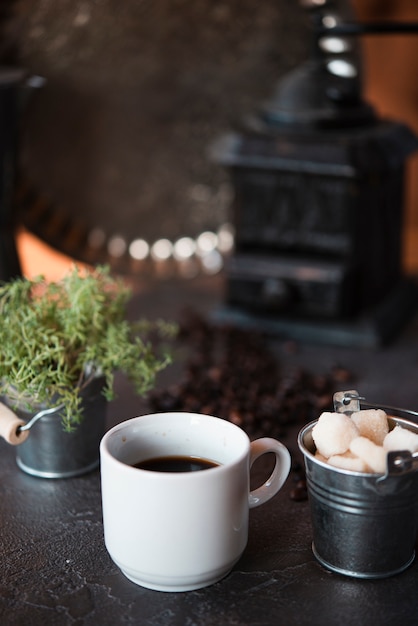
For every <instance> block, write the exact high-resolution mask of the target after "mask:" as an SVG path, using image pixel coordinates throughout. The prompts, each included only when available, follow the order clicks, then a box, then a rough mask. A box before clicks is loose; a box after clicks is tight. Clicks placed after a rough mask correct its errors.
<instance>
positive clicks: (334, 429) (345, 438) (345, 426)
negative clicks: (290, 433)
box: [312, 411, 359, 458]
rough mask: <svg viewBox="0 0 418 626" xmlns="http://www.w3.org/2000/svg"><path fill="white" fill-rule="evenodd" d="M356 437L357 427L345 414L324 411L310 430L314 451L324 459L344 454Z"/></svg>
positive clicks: (357, 433) (357, 434)
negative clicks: (314, 446)
mask: <svg viewBox="0 0 418 626" xmlns="http://www.w3.org/2000/svg"><path fill="white" fill-rule="evenodd" d="M358 436H359V431H358V428H357V426H356V425H355V424H354V422H353V421H352V420H351V419H350V417H349V416H348V415H346V414H345V413H331V412H328V411H325V412H324V413H322V414H321V416H320V417H319V419H318V421H317V423H316V424H315V426H314V427H313V429H312V438H313V440H314V443H315V445H316V449H317V450H318V452H319V453H320V454H322V455H323V456H324V457H326V458H329V457H330V456H333V455H335V454H343V453H344V452H346V451H347V450H348V448H349V446H350V442H351V441H352V440H353V439H354V438H355V437H358Z"/></svg>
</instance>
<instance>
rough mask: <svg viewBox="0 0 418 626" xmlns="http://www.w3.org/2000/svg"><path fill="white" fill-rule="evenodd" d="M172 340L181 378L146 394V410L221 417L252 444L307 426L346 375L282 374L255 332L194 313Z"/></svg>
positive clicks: (340, 369) (326, 405) (336, 372)
mask: <svg viewBox="0 0 418 626" xmlns="http://www.w3.org/2000/svg"><path fill="white" fill-rule="evenodd" d="M178 341H179V342H180V344H181V347H182V348H183V347H184V346H186V348H187V350H186V354H187V355H188V356H187V357H186V362H185V365H184V378H183V380H182V381H180V382H179V383H178V384H177V385H175V386H172V387H170V388H168V389H163V390H155V391H154V392H152V393H151V394H150V395H149V402H150V404H151V407H152V409H153V410H154V411H182V410H184V411H191V412H199V413H206V414H211V415H216V416H219V417H223V418H224V419H227V420H230V421H231V422H233V423H234V424H237V425H238V426H240V427H241V428H243V430H245V431H246V433H247V434H248V436H249V437H250V438H252V439H254V438H256V437H260V436H268V437H275V438H281V437H283V436H285V434H286V427H287V426H288V425H290V424H295V423H307V422H309V421H311V420H313V419H315V418H316V417H318V414H319V413H321V412H322V411H326V410H333V408H332V396H333V393H334V392H335V391H337V390H340V389H341V384H342V382H344V383H348V382H349V380H350V376H351V375H350V373H349V372H348V370H346V369H345V368H343V367H341V366H340V365H338V366H336V367H334V368H333V369H332V371H331V372H330V373H329V374H328V375H322V374H321V375H319V374H317V373H312V372H308V371H307V370H305V369H304V368H301V367H295V368H292V369H290V368H288V369H286V371H285V370H284V367H283V365H282V364H281V363H279V361H278V358H277V356H276V355H275V354H274V353H273V352H272V350H271V349H270V347H269V346H268V345H267V341H266V338H265V337H264V336H263V335H262V334H261V333H258V332H256V331H253V330H246V329H241V328H237V327H233V326H222V327H221V326H217V325H211V323H210V322H209V321H208V320H207V319H206V318H204V317H202V316H201V315H199V314H197V313H196V312H194V311H186V312H184V315H183V319H182V320H181V321H180V324H179V335H178ZM288 345H289V346H290V344H289V343H288V342H287V343H286V346H288ZM295 349H296V345H295V344H294V343H292V350H295ZM288 351H289V352H290V349H289V350H288ZM336 385H337V386H336ZM295 489H296V488H295ZM299 491H300V488H299ZM298 493H299V492H298Z"/></svg>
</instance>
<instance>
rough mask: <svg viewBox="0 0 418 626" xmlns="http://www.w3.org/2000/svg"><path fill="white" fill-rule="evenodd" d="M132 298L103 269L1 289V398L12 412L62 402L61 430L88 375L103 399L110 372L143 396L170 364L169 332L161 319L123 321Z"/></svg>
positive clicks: (72, 417) (75, 420)
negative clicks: (100, 384) (100, 382)
mask: <svg viewBox="0 0 418 626" xmlns="http://www.w3.org/2000/svg"><path fill="white" fill-rule="evenodd" d="M131 295H132V294H131V290H130V289H129V288H128V287H127V286H126V284H125V282H124V281H123V280H122V279H119V278H115V277H113V276H112V275H111V273H110V270H109V268H108V267H104V266H99V267H97V268H95V269H94V270H92V271H90V272H89V271H84V270H83V271H82V270H80V269H79V268H77V267H74V268H73V269H72V270H71V271H70V272H69V273H68V274H67V275H66V276H65V277H64V278H63V279H62V280H60V281H58V282H47V281H46V279H45V278H44V277H43V276H40V277H38V278H35V279H32V280H31V279H28V278H17V279H15V280H13V281H10V282H7V283H2V284H1V285H0V320H1V322H0V395H1V396H3V397H4V398H7V402H8V404H9V405H10V406H12V407H13V406H14V407H18V406H19V407H24V408H26V409H33V406H34V405H37V406H39V405H47V406H48V407H49V406H51V402H52V403H53V404H52V405H53V406H55V405H56V404H62V405H63V409H62V412H61V414H62V420H63V426H64V428H65V429H66V430H68V431H71V430H73V429H74V428H75V427H76V425H77V424H79V423H80V421H81V419H82V405H81V397H80V392H81V390H82V389H84V388H85V387H86V386H87V385H88V384H89V382H90V381H91V380H92V378H94V377H97V376H103V377H104V380H105V385H104V389H103V393H104V395H105V397H106V399H107V400H112V399H113V398H114V397H115V392H114V374H115V372H116V371H119V372H122V373H123V374H125V375H126V376H127V378H128V379H129V380H130V381H131V382H132V383H133V385H134V389H135V391H136V393H138V395H141V396H142V395H144V394H145V393H146V392H147V391H148V390H150V389H151V388H152V387H153V386H154V385H155V378H156V375H157V373H158V372H159V371H160V370H161V369H163V368H164V367H166V366H167V365H168V364H169V362H170V355H169V354H168V353H167V352H166V350H165V349H164V344H166V342H167V341H169V340H170V339H171V338H172V337H173V336H174V335H175V332H176V329H175V325H174V324H170V323H166V322H163V321H156V322H149V321H147V320H139V321H134V322H131V321H128V319H127V305H128V302H129V300H130V298H131ZM157 344H158V345H157ZM161 345H163V347H162V348H161ZM160 352H161V354H160Z"/></svg>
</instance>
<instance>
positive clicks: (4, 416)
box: [0, 402, 29, 446]
mask: <svg viewBox="0 0 418 626" xmlns="http://www.w3.org/2000/svg"><path fill="white" fill-rule="evenodd" d="M25 424H26V422H25V421H24V420H22V419H20V417H18V416H17V415H16V413H13V411H12V410H11V409H9V407H7V406H6V405H5V404H3V403H1V402H0V436H1V437H3V438H4V439H5V440H6V441H7V443H11V444H12V446H17V445H19V444H20V443H23V442H24V441H25V440H26V439H27V438H28V436H29V430H22V426H25Z"/></svg>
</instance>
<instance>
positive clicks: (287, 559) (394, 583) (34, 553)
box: [0, 279, 418, 626]
mask: <svg viewBox="0 0 418 626" xmlns="http://www.w3.org/2000/svg"><path fill="white" fill-rule="evenodd" d="M219 287H220V284H219V281H217V280H213V279H211V280H208V281H207V282H206V283H205V281H203V284H201V283H199V282H198V283H197V284H193V285H192V284H187V285H186V284H184V285H183V286H182V287H179V286H178V285H175V284H168V283H166V284H164V285H159V286H158V288H152V289H149V290H147V289H146V290H145V291H144V292H142V293H141V294H138V296H137V297H136V300H135V307H136V308H137V309H138V310H141V312H143V313H144V314H146V315H154V314H155V315H164V316H165V317H170V318H173V317H175V316H176V315H177V312H178V311H179V310H180V308H181V306H183V305H186V304H196V306H197V307H198V308H200V310H202V311H204V312H207V311H209V310H210V308H211V307H216V305H217V302H218V299H219V296H220V289H219ZM272 346H273V348H274V350H275V351H276V352H277V355H278V358H280V359H281V360H282V362H283V363H284V366H287V365H289V366H291V365H292V364H294V363H296V364H302V365H303V366H304V367H308V368H310V369H311V370H314V371H316V372H318V373H320V372H322V371H327V370H328V369H329V367H331V366H332V365H333V364H335V363H337V362H338V363H339V364H341V365H344V366H346V367H348V368H352V369H353V370H354V371H355V372H356V388H358V390H359V391H360V393H361V394H363V395H365V396H366V397H367V399H368V400H369V401H370V402H381V403H383V404H389V405H398V406H403V407H409V408H415V409H417V407H418V399H417V395H418V393H417V388H418V387H417V380H418V351H417V346H418V323H417V322H415V321H414V322H412V324H411V325H410V326H409V327H408V328H407V329H405V331H404V332H403V333H402V335H401V336H400V337H399V338H398V339H397V340H396V341H395V342H394V343H393V344H392V345H390V346H389V347H387V348H382V349H379V350H375V351H358V350H354V349H347V348H345V349H339V348H335V347H327V346H315V345H305V346H299V347H298V350H297V351H295V352H294V353H290V352H289V351H286V350H285V349H284V344H282V343H281V342H280V341H278V340H276V341H274V342H273V341H272ZM180 370H181V363H180V362H179V363H177V364H176V365H175V366H173V367H172V368H171V369H170V371H167V372H165V373H164V376H163V379H162V381H161V382H160V383H159V384H161V385H165V384H167V383H168V382H169V381H170V380H173V379H175V378H176V377H177V376H179V375H180ZM117 390H118V392H119V397H118V399H117V400H115V401H114V402H113V403H112V404H111V405H110V406H109V415H108V426H111V425H113V424H115V423H117V422H118V421H121V420H124V419H127V418H129V417H133V416H134V415H138V414H142V413H144V412H145V411H147V405H146V402H145V401H141V402H138V400H137V399H135V398H134V396H133V395H132V392H131V390H130V387H129V385H128V384H127V383H126V382H125V381H123V380H122V379H118V380H117ZM299 427H300V425H294V426H292V427H291V428H289V429H288V430H287V432H286V434H285V435H284V436H283V438H282V440H283V442H284V443H285V444H286V445H287V446H288V447H289V449H290V450H291V452H292V455H293V456H294V458H295V460H297V459H299V458H300V457H299V456H298V451H297V445H296V435H297V431H298V430H299ZM14 456H15V451H14V450H13V448H12V447H10V446H8V445H7V444H6V443H5V442H4V441H3V440H2V441H0V472H1V481H0V624H2V625H4V626H17V625H19V626H37V625H42V626H45V625H50V624H51V625H54V624H57V625H59V626H63V625H67V624H68V625H72V624H74V625H86V626H87V625H105V624H112V625H119V624H120V625H121V624H140V625H144V626H145V625H149V626H151V625H155V626H157V625H158V626H164V625H169V624H170V625H179V626H194V625H196V626H201V625H206V626H209V625H212V624H213V625H214V626H215V625H216V626H219V625H220V624H231V625H237V626H238V625H246V624H248V625H253V626H255V625H260V626H261V625H266V626H267V625H270V624H271V625H272V626H273V625H274V626H277V624H286V625H293V624H295V625H297V626H303V625H304V624H310V625H312V624H318V625H322V624H331V625H338V624H345V625H347V624H348V625H351V624H356V625H362V624H367V625H370V624H372V625H373V624H376V625H377V624H379V625H381V624H385V625H386V624H387V625H391V624H393V625H394V626H395V625H396V626H398V625H399V624H416V623H417V622H418V563H415V564H413V565H412V566H411V567H410V568H409V569H408V570H407V571H405V572H404V573H402V574H400V575H398V576H395V577H393V578H389V579H385V580H378V581H362V580H355V579H350V578H346V577H343V576H340V575H337V574H333V573H330V572H327V571H326V570H325V569H323V568H322V567H321V566H320V565H319V564H318V563H317V562H316V561H315V559H314V557H313V555H312V552H311V547H310V544H311V528H310V519H309V509H308V503H307V502H306V501H302V502H296V501H294V500H292V499H291V498H290V491H291V489H292V488H293V486H294V485H293V483H292V477H290V478H289V479H288V481H287V483H286V485H285V487H284V488H283V490H282V491H281V492H280V493H279V494H278V495H277V496H276V497H275V498H274V499H273V500H272V501H271V502H270V503H267V504H266V505H264V506H262V507H260V508H257V509H254V510H252V511H251V512H250V532H249V542H248V546H247V549H246V551H245V553H244V555H243V557H242V559H241V560H240V561H239V563H238V564H237V565H236V566H235V567H234V569H233V571H232V572H231V573H230V574H229V575H228V576H227V577H226V578H225V579H224V580H222V581H221V582H219V583H217V584H215V585H213V586H211V587H208V588H206V589H202V590H199V591H194V592H187V593H178V594H177V593H173V594H169V593H160V592H154V591H150V590H146V589H143V588H141V587H138V586H136V585H134V584H133V583H131V582H130V581H128V580H127V579H126V578H125V577H124V576H123V575H122V574H121V573H120V572H119V570H118V569H117V567H116V566H115V565H114V564H113V563H112V561H111V559H110V557H109V556H108V554H107V551H106V548H105V546H104V542H103V527H102V517H101V500H100V472H99V470H97V471H95V472H93V473H91V474H89V475H87V476H84V477H80V478H74V479H66V480H47V479H39V478H33V477H31V476H28V475H26V474H24V473H23V472H21V471H20V470H19V469H18V468H17V466H16V464H15V460H14ZM263 469H265V468H263V467H262V466H257V468H255V473H256V476H255V479H257V476H259V477H260V478H261V476H262V474H263Z"/></svg>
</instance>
